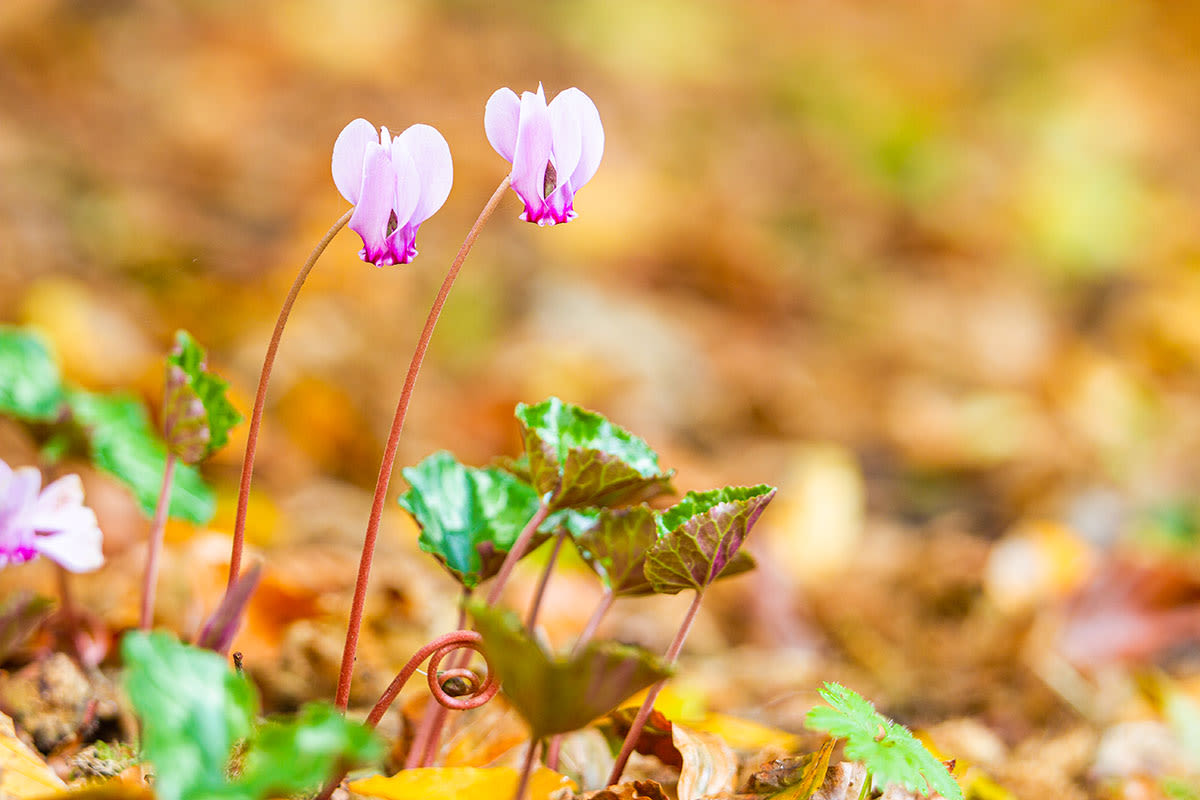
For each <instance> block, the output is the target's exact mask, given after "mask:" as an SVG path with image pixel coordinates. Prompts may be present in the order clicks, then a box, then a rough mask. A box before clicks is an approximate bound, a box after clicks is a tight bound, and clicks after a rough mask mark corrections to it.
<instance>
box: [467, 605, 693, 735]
mask: <svg viewBox="0 0 1200 800" xmlns="http://www.w3.org/2000/svg"><path fill="white" fill-rule="evenodd" d="M467 611H468V612H470V614H471V616H472V617H473V618H474V620H475V629H476V630H478V631H479V633H480V634H481V635H482V636H483V647H484V652H485V654H486V655H487V660H488V664H489V665H490V666H491V668H492V669H494V670H496V675H497V677H498V678H499V680H500V686H501V689H502V691H503V692H504V694H505V696H506V697H507V698H508V700H509V702H511V703H512V704H513V706H514V707H515V708H516V709H517V711H518V712H520V714H521V716H522V717H524V719H525V722H526V723H528V724H529V727H530V728H531V729H532V734H533V736H532V738H533V739H538V738H540V737H542V736H548V735H550V734H554V733H566V732H568V731H573V730H576V729H577V728H582V727H583V726H584V725H587V724H588V723H589V722H591V721H592V720H594V719H596V718H597V717H600V716H602V715H604V714H607V713H608V712H610V711H612V710H613V709H614V708H616V707H617V706H618V705H620V704H621V703H622V702H624V701H625V700H627V699H628V698H629V697H631V696H632V695H634V694H636V693H637V692H639V691H641V690H642V689H645V688H646V687H647V686H650V685H651V684H654V683H657V682H658V681H660V680H662V679H664V678H667V677H669V676H670V675H671V674H672V672H673V671H674V670H673V668H672V667H671V665H670V664H668V663H666V662H665V661H663V660H662V659H660V658H658V657H657V656H655V655H654V654H652V653H650V652H649V651H647V650H643V649H642V648H640V647H633V646H630V645H624V644H619V643H617V642H606V641H593V642H591V643H589V644H588V645H587V646H586V647H585V648H584V649H583V651H582V652H581V653H580V654H579V655H577V656H573V657H570V658H563V657H556V656H552V655H551V654H549V653H547V652H546V650H545V649H544V648H543V647H542V646H541V645H540V644H538V643H537V642H536V641H534V640H533V639H532V638H530V636H529V634H528V633H527V632H526V631H525V628H524V627H523V626H522V625H521V621H520V619H518V618H517V616H516V614H513V613H512V612H510V611H504V610H502V609H496V608H491V607H489V606H486V605H484V604H483V603H480V602H478V601H470V602H469V603H467Z"/></svg>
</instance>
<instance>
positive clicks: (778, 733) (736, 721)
mask: <svg viewBox="0 0 1200 800" xmlns="http://www.w3.org/2000/svg"><path fill="white" fill-rule="evenodd" d="M656 705H657V704H656ZM687 726H688V727H689V728H691V729H692V730H697V731H704V732H706V733H714V734H716V735H717V736H720V737H721V738H722V739H724V740H725V742H726V743H727V744H728V745H729V746H730V747H732V748H733V749H734V750H767V749H773V750H783V751H786V752H792V751H793V750H795V749H796V748H798V747H799V746H800V738H799V737H798V736H796V734H794V733H788V732H787V731H783V730H780V729H779V728H772V727H770V726H769V725H762V724H760V723H758V722H752V721H751V720H748V719H741V718H739V717H732V716H730V715H728V714H718V713H716V712H715V711H714V712H709V713H708V714H705V715H704V716H703V717H701V718H700V719H698V720H689V721H688V722H687Z"/></svg>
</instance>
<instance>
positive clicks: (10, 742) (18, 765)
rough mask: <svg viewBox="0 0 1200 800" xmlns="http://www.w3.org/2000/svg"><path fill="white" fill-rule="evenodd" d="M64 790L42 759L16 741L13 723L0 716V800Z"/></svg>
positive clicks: (23, 744) (22, 743)
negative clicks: (1, 799) (0, 799)
mask: <svg viewBox="0 0 1200 800" xmlns="http://www.w3.org/2000/svg"><path fill="white" fill-rule="evenodd" d="M65 788H67V785H66V784H65V783H63V782H62V780H61V779H60V778H59V777H58V776H57V775H55V774H54V771H53V770H51V769H50V767H48V766H47V765H46V762H45V761H43V760H42V757H41V756H39V755H38V754H37V753H35V752H34V751H33V750H30V749H29V748H28V747H27V746H26V745H25V743H24V742H22V741H21V740H20V739H18V738H17V731H16V728H14V727H13V721H12V719H11V718H9V717H7V716H5V715H4V714H2V713H0V797H4V798H13V800H25V798H29V797H37V796H39V795H44V794H50V793H57V792H61V791H62V790H63V789H65Z"/></svg>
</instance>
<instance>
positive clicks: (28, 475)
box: [0, 467, 42, 516]
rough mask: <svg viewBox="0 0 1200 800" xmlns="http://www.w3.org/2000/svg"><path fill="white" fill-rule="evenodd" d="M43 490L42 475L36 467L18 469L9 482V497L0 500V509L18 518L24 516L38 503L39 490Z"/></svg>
mask: <svg viewBox="0 0 1200 800" xmlns="http://www.w3.org/2000/svg"><path fill="white" fill-rule="evenodd" d="M40 488H42V473H40V472H38V471H37V469H36V468H35V467H17V468H16V469H15V470H13V473H12V477H11V478H10V479H9V481H8V493H7V496H6V497H4V498H2V499H0V509H5V510H8V511H10V512H11V513H13V514H14V515H16V516H24V515H25V514H27V513H28V512H29V510H30V509H31V508H32V506H33V504H34V503H35V502H36V501H37V496H38V489H40Z"/></svg>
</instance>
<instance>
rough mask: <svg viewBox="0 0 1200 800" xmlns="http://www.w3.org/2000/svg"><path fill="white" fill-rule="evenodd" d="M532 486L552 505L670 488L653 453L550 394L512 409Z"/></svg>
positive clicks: (608, 501)
mask: <svg viewBox="0 0 1200 800" xmlns="http://www.w3.org/2000/svg"><path fill="white" fill-rule="evenodd" d="M516 416H517V420H518V421H519V422H520V424H521V439H522V441H523V442H524V444H525V453H526V455H527V456H528V458H529V474H530V478H531V482H532V483H533V485H534V488H535V489H537V491H538V493H539V494H540V495H542V496H544V497H545V496H548V497H549V498H550V500H549V505H550V507H551V508H552V509H555V510H557V509H561V508H571V507H581V506H612V505H620V504H622V503H632V502H637V501H639V500H648V499H650V498H651V497H656V496H658V495H660V494H663V493H665V492H670V491H672V489H671V475H672V474H673V473H672V472H669V471H668V472H663V471H662V469H661V468H660V467H659V466H658V454H657V453H655V452H654V451H653V450H651V449H650V447H649V445H647V444H646V443H645V442H644V441H642V440H641V439H639V438H638V437H637V436H634V435H633V434H632V433H630V432H629V431H626V430H625V429H623V428H620V427H617V426H616V425H613V424H612V423H611V422H609V421H608V420H607V419H605V418H604V417H603V416H601V415H600V414H597V413H595V412H593V411H586V410H584V409H582V408H580V407H578V406H574V405H571V404H570V403H564V402H563V401H562V400H559V399H558V398H557V397H551V398H550V399H548V400H545V401H543V402H541V403H538V404H537V405H534V406H527V405H525V404H524V403H521V404H520V405H518V406H517V410H516Z"/></svg>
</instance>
